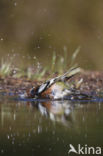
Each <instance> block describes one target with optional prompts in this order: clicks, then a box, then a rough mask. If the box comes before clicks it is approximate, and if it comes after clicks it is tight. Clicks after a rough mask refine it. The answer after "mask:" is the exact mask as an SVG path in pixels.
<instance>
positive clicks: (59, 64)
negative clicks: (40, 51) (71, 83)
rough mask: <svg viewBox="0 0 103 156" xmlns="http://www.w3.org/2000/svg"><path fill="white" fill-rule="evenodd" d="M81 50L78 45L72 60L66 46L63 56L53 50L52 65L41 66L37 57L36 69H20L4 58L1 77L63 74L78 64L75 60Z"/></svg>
mask: <svg viewBox="0 0 103 156" xmlns="http://www.w3.org/2000/svg"><path fill="white" fill-rule="evenodd" d="M79 51H80V47H78V48H77V49H76V50H75V51H74V53H73V55H72V57H71V60H70V61H68V56H67V53H68V51H67V48H66V47H64V54H63V56H57V54H56V52H53V56H52V61H51V65H50V66H49V67H41V66H40V64H39V61H38V59H37V58H35V64H36V65H35V69H34V68H31V67H28V68H27V69H19V68H13V65H12V63H11V62H8V61H6V62H5V61H4V60H3V59H2V61H1V65H0V77H2V78H5V77H8V76H12V77H15V78H21V77H26V78H27V79H29V80H34V79H35V80H41V79H43V78H45V76H46V75H47V73H48V75H53V74H55V73H58V75H59V74H63V73H64V72H65V71H66V70H68V69H70V68H71V67H72V68H73V67H76V66H77V64H76V63H75V60H76V58H77V55H78V53H79Z"/></svg>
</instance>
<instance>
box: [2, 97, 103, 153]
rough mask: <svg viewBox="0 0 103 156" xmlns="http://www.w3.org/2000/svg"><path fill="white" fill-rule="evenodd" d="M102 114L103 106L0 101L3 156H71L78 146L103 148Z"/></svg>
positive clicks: (57, 102) (3, 99) (65, 102)
mask: <svg viewBox="0 0 103 156" xmlns="http://www.w3.org/2000/svg"><path fill="white" fill-rule="evenodd" d="M102 112H103V104H102V103H94V104H93V103H88V104H79V103H76V102H75V104H73V103H70V101H52V102H51V101H46V102H45V101H44V102H26V101H15V100H12V99H9V100H8V98H6V97H5V98H4V97H1V98H0V155H5V156H12V155H13V156H14V155H15V156H18V155H25V156H27V155H30V156H32V155H35V156H40V155H45V156H46V155H47V156H49V155H50V156H68V151H69V148H70V147H69V145H70V144H72V145H73V146H74V147H75V148H76V149H77V146H78V144H81V145H82V146H85V145H87V146H93V147H96V146H100V147H101V148H102V146H103V138H102V133H103V113H102ZM70 155H73V154H72V153H71V154H70ZM74 155H75V154H74Z"/></svg>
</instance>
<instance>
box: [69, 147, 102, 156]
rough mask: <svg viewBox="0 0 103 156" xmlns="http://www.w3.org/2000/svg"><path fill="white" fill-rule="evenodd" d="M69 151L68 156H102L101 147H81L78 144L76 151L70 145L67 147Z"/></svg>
mask: <svg viewBox="0 0 103 156" xmlns="http://www.w3.org/2000/svg"><path fill="white" fill-rule="evenodd" d="M69 146H70V148H69V151H68V154H69V155H70V153H75V154H90V155H91V154H96V155H98V154H99V155H100V154H102V149H101V147H88V146H87V145H84V146H81V145H80V144H78V146H77V149H76V148H75V147H74V146H73V145H72V144H70V145H69Z"/></svg>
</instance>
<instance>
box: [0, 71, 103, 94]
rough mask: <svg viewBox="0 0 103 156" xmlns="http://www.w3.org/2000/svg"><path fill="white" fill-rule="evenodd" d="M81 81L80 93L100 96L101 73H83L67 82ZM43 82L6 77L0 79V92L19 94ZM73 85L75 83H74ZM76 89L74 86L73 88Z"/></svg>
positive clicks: (102, 89) (102, 79)
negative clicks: (93, 93)
mask: <svg viewBox="0 0 103 156" xmlns="http://www.w3.org/2000/svg"><path fill="white" fill-rule="evenodd" d="M80 80H82V83H81V84H80V86H79V88H78V89H79V90H80V91H81V92H83V93H84V92H86V93H88V94H91V93H92V92H95V94H96V95H98V94H101V93H102V91H103V72H99V71H84V72H82V73H81V74H78V75H76V76H74V77H73V78H71V80H69V82H70V83H74V82H78V81H80ZM42 82H44V80H43V81H39V82H38V81H37V80H32V81H31V80H28V79H26V78H13V77H6V78H0V92H1V93H2V92H5V93H7V94H9V93H12V94H15V95H17V94H19V93H22V92H25V91H29V89H31V88H32V87H34V86H37V85H38V84H41V83H42ZM74 84H75V83H74ZM75 87H76V86H75Z"/></svg>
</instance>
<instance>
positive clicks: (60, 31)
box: [0, 0, 103, 70]
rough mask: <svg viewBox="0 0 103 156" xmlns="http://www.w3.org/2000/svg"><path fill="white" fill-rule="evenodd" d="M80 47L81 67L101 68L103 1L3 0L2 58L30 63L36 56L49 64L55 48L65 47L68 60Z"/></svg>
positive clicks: (0, 3)
mask: <svg viewBox="0 0 103 156" xmlns="http://www.w3.org/2000/svg"><path fill="white" fill-rule="evenodd" d="M78 46H80V47H81V50H80V53H79V56H78V59H77V62H79V64H80V66H81V67H83V68H86V69H92V70H94V69H98V70H102V68H103V63H102V62H103V61H102V57H103V1H102V0H78V1H77V0H65V1H64V0H56V1H55V0H38V1H36V0H17V1H16V0H0V57H1V59H2V58H4V59H5V60H6V59H7V56H9V57H14V60H15V61H14V62H15V63H16V64H17V65H18V64H19V65H25V62H26V65H31V64H32V63H33V61H34V60H33V57H35V56H36V57H37V58H38V59H39V61H40V62H41V63H42V64H44V65H47V64H49V62H50V59H51V57H52V53H53V52H54V51H55V52H56V53H57V54H58V55H63V48H64V47H66V48H67V51H68V60H69V57H70V56H71V55H72V53H73V52H74V51H75V49H77V47H78ZM9 57H8V58H9Z"/></svg>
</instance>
